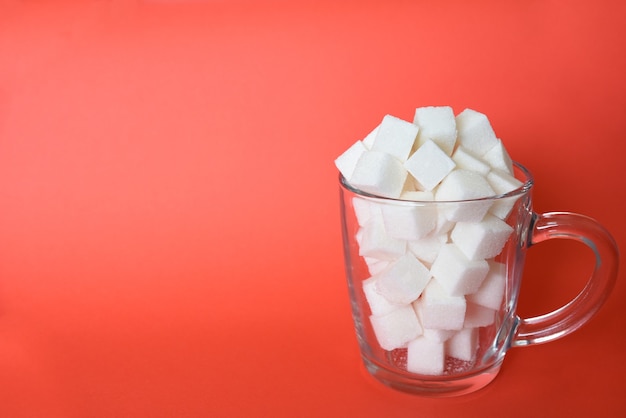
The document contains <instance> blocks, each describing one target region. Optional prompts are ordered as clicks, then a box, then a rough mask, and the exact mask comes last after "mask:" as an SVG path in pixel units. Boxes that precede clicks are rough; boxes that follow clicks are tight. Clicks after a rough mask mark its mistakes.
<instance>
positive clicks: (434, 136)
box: [413, 106, 456, 155]
mask: <svg viewBox="0 0 626 418" xmlns="http://www.w3.org/2000/svg"><path fill="white" fill-rule="evenodd" d="M413 123H414V124H416V125H417V126H419V134H418V136H417V144H418V146H421V145H422V144H424V142H426V140H428V139H430V140H432V141H434V142H435V144H437V145H438V146H439V147H440V148H441V149H442V150H443V152H445V153H446V154H447V155H452V151H453V150H454V145H455V143H456V120H455V118H454V111H453V110H452V108H451V107H450V106H426V107H419V108H417V109H415V117H414V118H413Z"/></svg>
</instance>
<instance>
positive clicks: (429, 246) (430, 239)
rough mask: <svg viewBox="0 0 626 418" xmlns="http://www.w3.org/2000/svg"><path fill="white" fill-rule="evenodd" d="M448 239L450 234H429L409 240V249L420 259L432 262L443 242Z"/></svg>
mask: <svg viewBox="0 0 626 418" xmlns="http://www.w3.org/2000/svg"><path fill="white" fill-rule="evenodd" d="M447 241H448V235H446V234H440V235H429V236H427V237H424V238H421V239H419V240H414V241H408V242H407V246H408V250H409V251H410V252H411V253H412V254H414V255H415V256H416V257H417V258H418V259H419V260H421V261H423V262H425V263H428V264H432V263H433V262H434V261H435V259H436V258H437V255H438V254H439V250H441V247H442V246H443V244H445V243H446V242H447Z"/></svg>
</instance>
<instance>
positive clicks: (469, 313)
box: [463, 303, 496, 328]
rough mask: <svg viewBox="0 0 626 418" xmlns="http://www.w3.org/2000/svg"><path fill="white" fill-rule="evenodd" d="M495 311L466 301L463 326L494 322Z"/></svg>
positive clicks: (477, 325)
mask: <svg viewBox="0 0 626 418" xmlns="http://www.w3.org/2000/svg"><path fill="white" fill-rule="evenodd" d="M495 319H496V311H494V310H493V309H489V308H485V307H484V306H480V305H476V304H474V303H468V304H467V308H466V311H465V321H464V323H463V328H477V327H486V326H487V325H491V324H493V323H494V321H495Z"/></svg>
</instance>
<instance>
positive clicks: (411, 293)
mask: <svg viewBox="0 0 626 418" xmlns="http://www.w3.org/2000/svg"><path fill="white" fill-rule="evenodd" d="M429 280H430V271H429V270H428V269H427V268H426V267H425V266H424V265H423V264H422V263H420V262H419V260H418V259H417V258H415V256H414V255H412V254H410V253H408V254H405V255H403V256H402V257H399V258H398V259H396V260H395V261H393V262H392V263H391V264H390V265H389V266H388V267H387V268H386V269H385V270H383V271H382V272H381V273H380V274H379V278H378V280H377V281H376V286H375V287H376V291H377V292H378V293H380V294H381V295H382V296H384V297H385V299H387V300H388V301H390V302H392V303H396V304H409V303H411V302H413V301H414V300H416V299H417V298H418V297H419V296H420V295H421V294H422V291H423V290H424V288H425V287H426V285H427V284H428V281H429Z"/></svg>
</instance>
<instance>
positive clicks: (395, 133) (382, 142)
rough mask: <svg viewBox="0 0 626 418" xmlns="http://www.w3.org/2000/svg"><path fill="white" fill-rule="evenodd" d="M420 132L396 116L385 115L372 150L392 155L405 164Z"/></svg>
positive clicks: (414, 126) (411, 124)
mask: <svg viewBox="0 0 626 418" xmlns="http://www.w3.org/2000/svg"><path fill="white" fill-rule="evenodd" d="M418 132H419V128H418V127H417V125H415V124H413V123H411V122H407V121H405V120H402V119H399V118H397V117H395V116H391V115H385V117H384V118H383V121H382V122H381V123H380V125H379V126H378V131H377V132H376V137H375V139H374V143H373V145H372V148H371V149H372V151H379V152H384V153H386V154H389V155H392V156H394V157H396V158H397V159H399V160H401V161H402V162H404V161H406V159H407V158H408V157H409V154H410V153H411V150H412V149H413V145H414V144H415V140H416V138H417V133H418Z"/></svg>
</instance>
